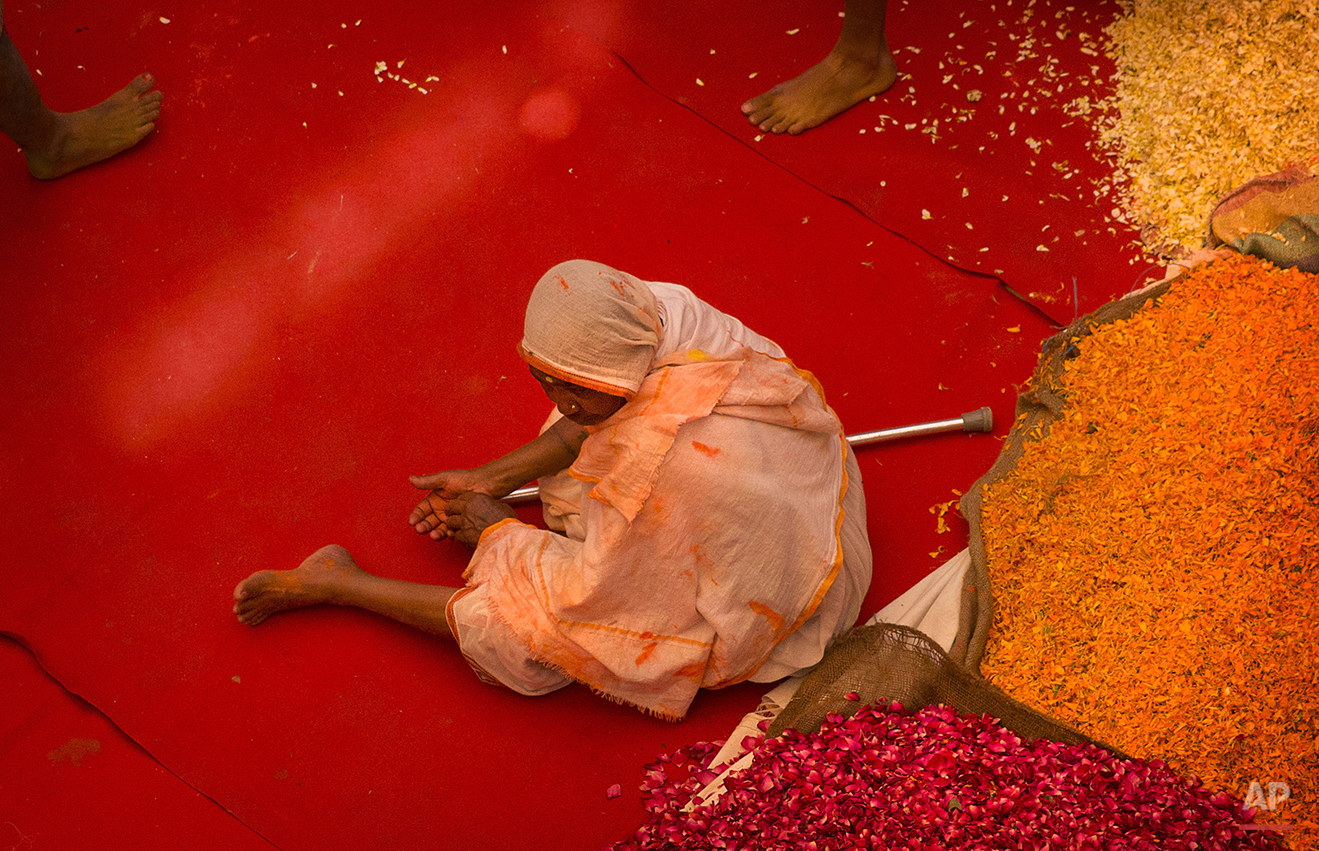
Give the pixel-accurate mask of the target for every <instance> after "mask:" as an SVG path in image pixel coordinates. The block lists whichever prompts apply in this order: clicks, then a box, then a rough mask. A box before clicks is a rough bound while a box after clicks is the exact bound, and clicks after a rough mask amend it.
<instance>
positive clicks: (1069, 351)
mask: <svg viewBox="0 0 1319 851" xmlns="http://www.w3.org/2000/svg"><path fill="white" fill-rule="evenodd" d="M1170 285H1171V281H1163V282H1161V283H1159V284H1156V285H1154V286H1152V287H1149V288H1147V289H1145V290H1142V291H1141V292H1139V293H1136V294H1133V295H1131V296H1128V297H1126V298H1123V299H1119V300H1118V301H1115V302H1111V303H1109V304H1107V305H1105V306H1103V307H1101V308H1099V309H1098V310H1096V311H1095V312H1093V313H1091V314H1089V315H1087V316H1083V317H1081V318H1080V319H1077V320H1076V321H1074V322H1073V323H1072V324H1071V325H1069V326H1068V327H1067V328H1065V329H1063V330H1062V331H1060V332H1059V333H1057V334H1055V335H1054V336H1052V337H1050V338H1049V339H1048V340H1046V341H1045V343H1044V348H1043V351H1042V353H1041V355H1040V360H1039V364H1038V365H1037V367H1036V369H1035V375H1034V377H1033V379H1032V381H1031V383H1030V385H1029V389H1028V390H1027V391H1026V392H1024V393H1022V394H1021V395H1020V396H1019V397H1018V398H1017V409H1016V414H1017V418H1016V422H1015V424H1014V425H1013V428H1012V431H1011V432H1010V433H1009V435H1008V438H1007V440H1006V442H1005V443H1004V446H1003V450H1002V452H1000V453H999V457H998V459H997V460H996V461H995V463H994V465H993V466H992V467H990V468H989V471H988V472H986V473H985V474H984V475H983V476H981V477H980V478H979V479H978V480H977V481H976V483H975V485H974V486H972V487H971V489H970V490H969V491H967V493H966V495H965V496H963V497H962V499H961V501H960V503H959V507H960V509H961V512H962V516H963V517H965V518H966V520H967V523H968V524H969V525H970V542H969V543H970V551H971V566H970V568H968V571H967V579H966V581H965V583H964V585H965V586H966V588H965V590H964V592H963V597H962V611H961V626H960V627H959V630H958V636H957V639H956V640H955V641H954V643H953V647H952V650H951V651H950V652H949V653H944V652H943V650H942V648H940V647H939V646H938V645H937V644H935V643H934V642H933V641H931V640H930V639H929V638H927V637H926V636H925V635H924V634H923V633H921V632H919V631H918V630H914V629H911V628H909V627H904V626H897V625H894V624H878V625H875V626H870V627H859V628H857V629H854V630H852V631H851V632H850V633H848V634H847V635H845V636H844V637H843V638H841V639H839V640H838V642H837V643H835V644H834V646H833V647H832V648H830V650H829V651H828V653H826V654H825V657H824V659H823V660H821V662H820V664H819V665H817V666H816V667H815V669H814V670H812V671H811V673H810V674H808V675H807V676H806V677H805V679H804V680H803V681H802V684H801V688H799V689H798V690H797V693H796V694H795V695H794V696H793V698H792V700H791V701H789V702H788V705H787V706H785V707H784V708H783V711H782V712H780V713H779V714H778V716H777V717H776V718H775V719H774V720H773V722H772V723H771V725H770V728H769V731H768V735H771V736H776V735H779V734H781V733H782V732H783V731H784V730H786V729H789V728H792V729H795V730H799V731H801V732H814V731H816V730H818V729H819V728H820V725H821V724H822V723H823V721H824V718H825V715H826V714H828V713H831V712H835V713H838V714H840V715H842V716H844V717H850V716H851V715H853V714H855V713H856V712H857V711H858V710H859V709H860V708H861V707H862V706H865V705H867V704H870V703H874V702H877V701H878V702H887V701H891V700H897V701H899V702H901V703H902V705H903V706H904V707H906V708H908V709H912V710H915V709H919V708H921V707H923V706H927V705H929V704H932V703H935V704H946V705H948V706H951V707H953V708H954V709H955V710H957V711H958V712H960V713H978V714H984V713H988V714H989V715H991V716H993V717H995V718H998V719H1000V720H1001V721H1002V723H1003V724H1004V726H1006V727H1008V728H1009V729H1011V730H1012V731H1014V732H1015V733H1017V734H1018V735H1019V736H1021V737H1022V738H1023V739H1024V740H1026V741H1033V740H1035V739H1038V738H1044V739H1049V740H1052V741H1058V742H1063V743H1067V744H1079V743H1082V742H1092V743H1094V744H1098V745H1100V746H1101V747H1106V748H1108V749H1109V750H1110V751H1113V752H1115V753H1119V755H1122V754H1120V752H1118V751H1116V749H1114V748H1112V747H1111V746H1108V745H1105V744H1104V743H1102V742H1095V741H1094V740H1093V739H1090V738H1089V737H1087V736H1085V735H1083V734H1081V733H1079V732H1077V731H1076V730H1074V729H1072V728H1070V727H1068V726H1067V725H1065V724H1062V723H1060V722H1058V721H1055V720H1054V719H1052V718H1049V717H1048V716H1047V715H1044V714H1043V713H1041V712H1037V711H1036V710H1034V709H1031V708H1030V707H1029V706H1026V705H1025V704H1023V703H1020V702H1019V701H1016V700H1014V699H1012V698H1011V697H1009V696H1008V695H1007V694H1005V693H1004V692H1002V691H1001V690H999V689H998V688H995V687H994V686H993V685H991V684H990V683H988V682H987V681H986V680H984V679H983V678H982V677H980V675H979V665H980V660H981V658H982V657H983V655H984V651H985V642H986V640H987V639H988V636H989V627H990V624H991V623H992V621H993V595H992V591H991V588H990V583H989V578H988V577H989V568H988V563H987V559H986V556H985V546H984V541H983V539H982V537H981V534H982V533H981V529H982V525H981V524H982V515H981V509H982V501H981V494H982V493H983V492H984V488H985V486H987V485H989V484H991V483H993V482H995V481H997V480H998V479H999V478H1001V477H1002V476H1004V475H1006V474H1008V473H1009V472H1011V471H1012V470H1013V469H1014V468H1015V467H1016V465H1017V461H1018V460H1019V459H1020V458H1021V456H1022V454H1023V452H1024V451H1025V442H1026V435H1028V434H1033V433H1037V430H1038V434H1039V435H1044V434H1047V433H1048V428H1049V423H1050V421H1051V420H1052V419H1053V417H1054V416H1056V415H1057V414H1058V413H1059V412H1060V411H1061V410H1062V407H1063V404H1064V401H1065V400H1064V398H1063V397H1062V395H1061V394H1060V393H1059V392H1058V389H1057V388H1058V386H1059V385H1058V379H1059V377H1060V376H1061V374H1062V371H1063V364H1064V363H1065V362H1066V361H1067V360H1068V359H1070V358H1072V357H1075V355H1076V353H1077V351H1078V348H1077V342H1078V341H1079V340H1080V339H1082V338H1084V337H1086V336H1089V335H1090V334H1091V333H1092V332H1093V330H1094V329H1095V328H1098V327H1100V326H1103V325H1106V324H1108V323H1110V322H1114V321H1118V320H1121V319H1126V318H1129V317H1130V316H1131V315H1132V314H1134V313H1135V312H1136V311H1137V310H1139V309H1140V308H1141V307H1142V306H1143V305H1144V304H1145V303H1146V302H1148V301H1150V300H1151V299H1157V298H1159V297H1160V296H1162V295H1163V294H1164V293H1166V292H1167V291H1168V287H1169V286H1170ZM1035 439H1038V437H1037V438H1035ZM848 693H855V694H856V696H857V697H858V698H859V699H858V700H848V699H847V695H848Z"/></svg>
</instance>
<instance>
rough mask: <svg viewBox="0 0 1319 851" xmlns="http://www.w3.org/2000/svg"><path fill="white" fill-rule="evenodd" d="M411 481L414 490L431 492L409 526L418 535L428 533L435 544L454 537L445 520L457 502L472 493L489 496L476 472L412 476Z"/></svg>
mask: <svg viewBox="0 0 1319 851" xmlns="http://www.w3.org/2000/svg"><path fill="white" fill-rule="evenodd" d="M408 480H409V481H410V482H412V486H413V487H415V488H420V489H421V490H429V491H430V493H429V494H427V495H426V498H425V499H423V500H422V501H421V504H420V505H418V506H417V507H416V508H414V509H413V510H412V514H410V515H409V516H408V523H409V525H411V526H412V528H413V529H416V530H417V534H419V535H426V534H429V535H430V536H431V538H432V539H433V540H436V541H439V540H442V539H444V538H448V537H452V536H451V535H449V534H448V532H447V531H446V530H445V526H444V521H445V519H446V518H447V517H448V516H449V512H450V508H449V506H450V504H451V503H452V502H453V501H454V500H456V499H457V498H458V497H460V496H462V495H463V494H467V493H473V492H476V493H481V494H486V495H488V484H487V483H486V482H485V481H483V479H482V477H481V476H479V475H477V473H476V471H475V470H445V471H444V472H442V473H434V474H432V475H429V476H410V477H409V479H408Z"/></svg>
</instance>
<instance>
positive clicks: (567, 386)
mask: <svg viewBox="0 0 1319 851" xmlns="http://www.w3.org/2000/svg"><path fill="white" fill-rule="evenodd" d="M531 377H532V378H534V379H536V380H537V381H539V382H540V387H541V389H542V390H544V391H545V395H546V396H548V397H550V401H551V402H553V403H554V405H555V407H557V408H558V409H559V413H561V414H563V415H564V416H565V417H567V418H568V419H570V420H572V421H573V422H575V423H577V424H578V425H584V426H588V425H599V424H600V423H602V422H604V421H605V420H607V419H609V418H610V417H612V416H613V415H614V414H615V413H617V412H618V409H619V408H621V407H623V405H625V404H627V400H626V399H624V398H623V397H622V396H615V395H613V394H612V393H604V392H602V391H600V390H591V389H590V388H588V387H582V386H581V385H580V384H572V383H571V382H568V381H564V380H562V379H559V378H555V377H554V376H552V375H546V374H545V373H543V372H541V371H540V370H539V369H536V367H534V366H533V367H532V368H531Z"/></svg>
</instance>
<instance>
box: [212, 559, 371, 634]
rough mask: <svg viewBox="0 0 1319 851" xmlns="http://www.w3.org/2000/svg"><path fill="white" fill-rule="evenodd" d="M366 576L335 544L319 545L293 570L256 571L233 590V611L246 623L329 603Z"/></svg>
mask: <svg viewBox="0 0 1319 851" xmlns="http://www.w3.org/2000/svg"><path fill="white" fill-rule="evenodd" d="M365 576H367V573H366V571H364V570H362V569H361V568H360V567H358V566H357V562H355V561H353V557H352V556H350V555H349V554H348V551H347V550H345V549H344V548H343V547H341V546H339V545H337V544H331V545H329V546H328V547H321V548H320V549H319V550H317V551H316V552H314V553H312V554H311V555H310V556H308V557H307V560H306V561H304V562H303V563H302V564H300V565H298V566H297V567H295V568H294V569H293V570H259V571H257V572H256V573H254V574H252V575H251V576H249V577H247V578H246V579H244V580H243V581H242V582H240V583H238V587H237V588H235V589H234V614H236V615H238V620H239V621H241V622H242V623H245V624H247V625H248V626H256V625H257V624H259V623H261V622H262V621H264V620H265V619H266V618H268V617H270V616H271V615H273V614H276V613H278V612H282V611H286V610H287V609H297V608H301V607H303V606H314V605H316V604H317V603H333V602H335V601H336V600H337V599H338V597H339V596H340V594H341V592H342V591H343V590H344V589H345V588H346V587H347V586H348V585H349V584H351V583H352V582H353V581H354V580H358V579H361V578H362V577H365Z"/></svg>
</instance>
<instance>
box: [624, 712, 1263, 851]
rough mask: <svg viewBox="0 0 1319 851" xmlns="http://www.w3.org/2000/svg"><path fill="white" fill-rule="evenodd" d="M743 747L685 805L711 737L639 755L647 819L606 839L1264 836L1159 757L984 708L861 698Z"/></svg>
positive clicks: (1054, 845)
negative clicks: (1070, 738) (853, 707)
mask: <svg viewBox="0 0 1319 851" xmlns="http://www.w3.org/2000/svg"><path fill="white" fill-rule="evenodd" d="M849 697H850V695H849ZM744 744H745V745H746V746H747V747H748V748H749V749H750V750H752V751H754V753H755V759H754V761H753V762H752V764H751V766H750V767H749V768H747V769H746V770H744V771H741V772H738V773H734V774H731V775H729V776H728V777H727V778H726V780H725V791H724V793H723V794H722V795H721V796H720V797H718V798H716V799H714V800H711V801H707V802H705V803H700V804H697V805H696V806H694V807H690V808H689V807H688V805H689V803H690V802H691V801H692V800H693V796H694V795H695V793H696V792H697V791H698V790H699V789H701V788H702V787H703V786H704V785H705V784H706V783H708V782H709V781H710V780H712V779H714V777H715V772H714V771H713V770H712V767H711V766H710V765H709V764H708V763H709V761H710V760H712V759H713V758H714V755H715V753H716V752H717V751H718V749H719V748H718V746H717V745H715V744H699V745H693V746H691V747H688V748H683V749H680V750H678V751H677V752H675V753H673V754H671V755H664V756H661V757H660V758H659V760H658V761H657V762H655V763H653V764H652V765H650V766H647V768H646V778H645V781H644V783H643V785H642V791H643V793H644V794H645V795H646V801H645V806H646V809H647V811H648V812H649V813H650V819H649V821H648V822H647V823H646V824H645V825H643V826H642V827H641V828H640V829H639V830H638V831H637V832H636V834H635V835H634V836H633V837H632V838H631V839H630V840H627V841H625V842H621V843H619V844H617V845H615V846H612V851H642V850H643V849H656V851H658V849H665V851H670V849H671V851H678V850H679V849H719V851H744V849H748V850H749V849H758V851H759V849H794V851H795V849H807V850H808V851H825V850H826V849H849V851H850V849H870V848H876V849H920V851H926V849H944V848H959V849H968V851H969V849H1032V850H1033V849H1105V851H1111V849H1131V851H1136V850H1137V849H1155V848H1159V849H1206V850H1207V851H1208V849H1234V851H1236V849H1249V848H1261V849H1263V848H1274V847H1276V846H1275V845H1273V842H1272V839H1270V838H1268V837H1267V835H1266V834H1264V833H1263V832H1262V831H1258V830H1252V829H1250V828H1247V827H1243V826H1242V825H1243V824H1247V823H1249V822H1250V820H1251V817H1252V816H1253V811H1252V810H1250V809H1249V808H1246V807H1245V806H1243V805H1242V804H1241V802H1240V801H1238V800H1236V799H1234V798H1233V797H1231V796H1230V795H1227V794H1225V793H1217V794H1214V793H1211V792H1209V791H1207V790H1206V789H1204V788H1203V787H1202V786H1201V784H1200V781H1199V780H1198V779H1197V778H1195V777H1179V776H1178V775H1176V774H1174V773H1172V772H1171V771H1170V770H1168V768H1167V767H1166V766H1165V765H1164V764H1163V763H1161V762H1159V761H1157V760H1148V761H1147V760H1133V759H1122V758H1120V757H1118V756H1115V755H1114V754H1112V753H1110V752H1109V751H1107V750H1104V749H1103V748H1100V747H1097V746H1095V745H1082V746H1075V745H1063V744H1059V743H1057V742H1049V741H1044V740H1038V741H1035V742H1033V743H1030V744H1026V743H1024V742H1023V741H1022V740H1021V739H1020V738H1019V737H1018V736H1017V735H1016V734H1015V733H1013V732H1012V731H1011V730H1008V729H1006V728H1004V727H1001V726H999V725H998V724H997V723H995V721H994V719H992V718H990V717H989V716H976V715H967V716H959V715H957V714H956V713H955V712H954V711H953V710H952V709H950V708H948V707H946V706H929V707H926V708H925V709H923V710H921V711H920V712H917V713H909V712H905V711H904V710H903V708H902V706H901V705H900V704H897V703H893V704H890V705H889V706H887V707H876V706H869V707H865V708H863V709H862V710H861V711H860V712H859V713H857V714H856V715H855V716H854V717H852V718H848V719H843V718H842V717H841V716H839V715H830V716H829V718H828V720H827V722H826V723H825V725H824V726H823V728H822V729H821V730H820V732H819V733H815V734H811V735H803V734H801V733H798V732H797V731H795V730H788V731H787V732H786V733H785V734H784V735H783V736H782V737H781V738H777V739H770V740H768V741H764V740H763V738H762V737H759V736H757V737H748V740H747V741H746V742H745V743H744Z"/></svg>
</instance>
